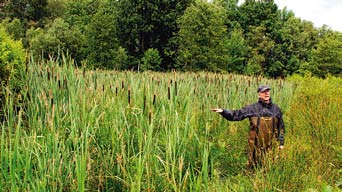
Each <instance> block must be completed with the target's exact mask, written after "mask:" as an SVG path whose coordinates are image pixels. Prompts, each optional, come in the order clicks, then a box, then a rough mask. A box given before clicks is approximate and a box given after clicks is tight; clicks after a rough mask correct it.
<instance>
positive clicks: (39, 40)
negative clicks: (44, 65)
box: [27, 18, 85, 63]
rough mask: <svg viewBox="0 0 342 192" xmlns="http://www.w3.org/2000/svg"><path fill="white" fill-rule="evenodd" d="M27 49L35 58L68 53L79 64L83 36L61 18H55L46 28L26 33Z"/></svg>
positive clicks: (83, 40)
mask: <svg viewBox="0 0 342 192" xmlns="http://www.w3.org/2000/svg"><path fill="white" fill-rule="evenodd" d="M27 38H28V42H29V48H30V50H31V51H32V52H33V54H34V55H35V56H41V55H42V56H43V57H44V58H48V57H49V56H56V55H59V54H61V53H62V52H64V53H67V52H68V53H69V54H70V56H71V57H73V58H75V59H76V62H77V63H80V61H81V58H82V57H81V56H82V51H83V50H82V47H83V43H84V42H85V38H84V35H83V34H82V33H81V32H80V30H79V29H78V28H75V27H71V26H70V25H69V24H68V23H66V22H65V21H64V20H63V19H62V18H57V19H55V20H54V22H53V23H51V24H50V25H48V26H46V28H43V29H42V28H37V29H30V30H28V31H27Z"/></svg>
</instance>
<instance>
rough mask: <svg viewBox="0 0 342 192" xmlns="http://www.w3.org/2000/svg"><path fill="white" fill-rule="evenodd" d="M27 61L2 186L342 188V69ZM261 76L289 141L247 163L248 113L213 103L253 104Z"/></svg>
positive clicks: (5, 136) (10, 100)
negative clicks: (145, 67)
mask: <svg viewBox="0 0 342 192" xmlns="http://www.w3.org/2000/svg"><path fill="white" fill-rule="evenodd" d="M28 66H29V69H28V73H27V78H28V80H27V82H26V87H25V89H24V90H23V91H22V93H21V95H20V96H21V97H22V98H23V101H24V103H25V105H23V106H22V108H15V107H13V106H14V105H15V103H17V102H16V100H17V98H16V97H13V96H12V95H13V94H12V93H10V92H7V96H6V99H7V102H6V103H7V107H6V109H7V110H6V111H5V115H6V118H7V121H6V122H3V123H2V125H1V146H0V147H1V154H0V159H1V167H0V169H1V180H0V188H1V189H2V190H4V191H96V190H98V191H329V190H334V191H336V190H339V189H341V182H342V179H341V172H342V171H341V164H342V162H341V151H342V150H341V148H342V146H341V143H342V142H341V135H342V134H341V129H340V127H339V126H340V125H341V124H342V122H341V121H342V120H341V119H342V118H341V115H340V111H341V102H342V101H341V99H340V97H336V96H334V94H333V93H334V92H330V91H329V90H330V89H327V88H326V87H329V86H334V87H335V89H334V91H335V92H336V91H338V93H342V92H341V89H340V88H338V89H337V88H336V87H341V84H342V83H341V80H340V79H334V78H331V79H328V80H319V79H314V78H306V79H305V78H304V79H303V78H301V79H299V80H298V79H296V80H270V79H264V78H262V77H247V76H240V75H232V74H215V73H207V72H200V73H189V72H188V73H176V72H172V73H171V72H170V73H155V72H144V73H135V72H130V71H125V72H118V71H85V70H83V69H78V68H75V67H73V65H72V61H70V60H68V59H67V58H61V59H60V60H56V61H55V60H50V61H45V62H39V63H38V62H35V61H33V60H32V61H30V62H29V65H28ZM311 82H314V84H312V83H311ZM332 82H333V83H332ZM259 84H268V85H270V86H271V87H272V99H273V101H274V102H275V103H277V104H279V105H280V107H281V108H282V110H283V112H284V118H285V123H286V130H287V132H286V141H285V142H286V149H285V150H284V151H283V152H282V153H281V154H278V155H279V158H277V159H276V160H273V157H274V156H272V154H270V158H269V159H268V161H267V162H268V163H267V164H266V165H265V166H264V167H262V168H259V169H256V170H255V171H249V170H247V168H246V162H247V154H246V145H247V131H248V120H245V121H242V122H228V121H226V120H224V119H223V118H222V117H221V116H219V115H218V114H215V113H212V112H210V111H209V109H210V108H212V107H218V106H220V107H225V108H229V109H238V108H240V107H243V106H244V105H247V104H249V103H252V102H255V101H256V100H257V94H256V88H257V86H258V85H259ZM317 85H322V86H319V87H318V86H317ZM320 89H321V90H320ZM322 99H324V101H326V102H324V103H322V102H321V101H322Z"/></svg>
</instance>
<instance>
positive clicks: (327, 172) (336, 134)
mask: <svg viewBox="0 0 342 192" xmlns="http://www.w3.org/2000/svg"><path fill="white" fill-rule="evenodd" d="M293 80H295V82H296V83H298V85H299V86H298V88H297V89H296V96H295V98H294V100H293V103H292V104H291V108H290V113H289V114H288V116H289V123H290V127H289V129H288V130H289V133H290V134H293V135H294V136H295V137H296V138H297V139H298V140H300V142H301V143H302V145H303V146H305V147H306V150H307V151H308V154H309V155H308V156H307V157H306V161H307V162H313V163H312V165H311V168H310V169H311V172H316V173H318V174H319V178H313V179H314V180H316V181H317V180H318V181H317V182H315V185H317V184H319V183H322V180H324V181H326V182H328V183H329V184H330V185H332V186H334V185H335V183H336V184H337V182H338V181H339V179H340V177H339V175H334V174H331V173H334V172H341V158H340V157H341V154H342V150H341V147H342V145H341V141H342V137H341V135H342V133H341V129H340V126H341V124H342V121H341V120H342V118H341V113H340V111H341V110H342V108H341V107H342V105H341V103H342V99H341V97H339V96H338V95H340V94H342V88H341V87H342V86H341V85H342V80H341V78H335V77H328V78H327V79H325V80H322V79H319V78H315V77H306V78H301V79H298V77H297V78H296V79H293ZM291 81H292V79H291ZM297 139H296V140H297ZM297 146H300V145H297ZM324 185H325V184H324V183H323V187H324Z"/></svg>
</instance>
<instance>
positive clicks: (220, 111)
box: [210, 108, 223, 113]
mask: <svg viewBox="0 0 342 192" xmlns="http://www.w3.org/2000/svg"><path fill="white" fill-rule="evenodd" d="M210 111H212V112H215V113H222V112H223V109H221V108H213V109H210Z"/></svg>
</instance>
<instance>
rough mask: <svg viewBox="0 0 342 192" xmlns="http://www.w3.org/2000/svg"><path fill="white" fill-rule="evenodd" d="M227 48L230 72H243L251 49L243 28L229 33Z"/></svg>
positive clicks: (228, 69)
mask: <svg viewBox="0 0 342 192" xmlns="http://www.w3.org/2000/svg"><path fill="white" fill-rule="evenodd" d="M227 48H228V51H227V54H228V58H227V61H226V62H227V65H228V67H227V71H228V72H230V73H238V74H243V73H244V71H245V67H246V63H247V61H246V58H247V56H248V55H247V54H248V53H249V49H248V46H247V44H246V41H245V39H244V36H243V33H242V31H241V30H233V31H231V32H230V33H229V36H228V42H227Z"/></svg>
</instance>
